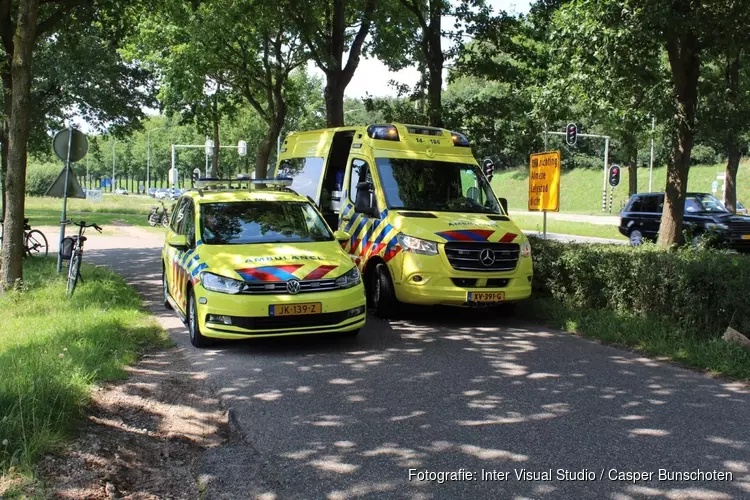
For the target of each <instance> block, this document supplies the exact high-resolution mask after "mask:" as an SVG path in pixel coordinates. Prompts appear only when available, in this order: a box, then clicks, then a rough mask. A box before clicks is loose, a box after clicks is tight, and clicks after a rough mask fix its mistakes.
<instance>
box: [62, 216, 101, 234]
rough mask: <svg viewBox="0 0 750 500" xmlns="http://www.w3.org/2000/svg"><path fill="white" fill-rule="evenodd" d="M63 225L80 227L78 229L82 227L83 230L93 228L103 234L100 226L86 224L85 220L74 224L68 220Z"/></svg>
mask: <svg viewBox="0 0 750 500" xmlns="http://www.w3.org/2000/svg"><path fill="white" fill-rule="evenodd" d="M63 224H71V225H73V226H78V227H81V228H87V227H93V228H94V229H96V230H97V231H99V232H100V233H101V232H102V228H101V227H100V226H99V225H98V224H96V223H93V224H86V221H83V220H82V221H79V222H74V221H72V220H70V219H68V220H65V221H63Z"/></svg>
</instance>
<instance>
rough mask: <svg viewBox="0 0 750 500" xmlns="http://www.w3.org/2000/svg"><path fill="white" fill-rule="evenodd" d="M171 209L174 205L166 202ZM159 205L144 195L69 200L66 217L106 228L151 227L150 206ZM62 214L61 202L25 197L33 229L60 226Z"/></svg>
mask: <svg viewBox="0 0 750 500" xmlns="http://www.w3.org/2000/svg"><path fill="white" fill-rule="evenodd" d="M164 204H165V205H166V206H167V208H169V209H170V212H171V206H172V204H173V202H172V201H171V200H168V201H165V202H164ZM157 205H159V200H154V199H153V198H147V197H143V196H111V195H104V198H103V200H102V203H93V202H91V201H89V200H79V199H71V200H68V207H67V216H68V218H70V219H73V220H85V221H86V222H87V223H96V224H99V225H100V226H103V227H105V229H106V226H108V225H110V224H113V223H114V222H115V221H119V222H124V223H126V224H128V225H131V226H141V227H150V226H149V225H148V214H149V213H150V212H151V207H153V206H157ZM61 215H62V200H61V199H58V198H47V197H37V196H28V197H27V198H26V217H28V218H29V219H30V224H31V226H32V227H33V226H56V225H59V224H60V216H61Z"/></svg>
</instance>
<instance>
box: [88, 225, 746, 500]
mask: <svg viewBox="0 0 750 500" xmlns="http://www.w3.org/2000/svg"><path fill="white" fill-rule="evenodd" d="M89 243H90V245H89V246H88V247H87V255H86V259H90V260H93V261H96V262H99V263H102V264H107V265H110V266H112V267H113V268H114V269H115V270H116V271H117V272H119V273H121V274H122V275H123V276H124V277H125V278H126V279H127V280H128V281H129V282H130V283H132V284H133V285H134V286H135V287H136V288H137V289H138V290H139V291H140V292H141V293H143V295H144V296H145V297H146V298H147V300H148V303H149V306H150V307H152V308H153V310H154V312H155V313H156V314H157V315H158V317H159V319H160V321H161V322H162V324H163V325H164V326H165V327H166V328H167V329H168V330H169V332H170V335H171V336H172V338H173V339H174V340H175V342H176V343H177V344H178V345H180V346H186V347H187V349H186V351H187V353H188V356H189V358H190V360H191V362H192V363H193V364H194V365H195V367H196V368H197V369H200V370H202V372H203V373H204V374H205V376H206V377H207V378H208V380H209V382H210V383H211V384H213V387H215V389H216V392H217V394H220V395H221V396H222V398H223V401H224V402H225V404H226V405H227V406H228V407H230V408H231V417H232V420H233V421H234V422H235V423H236V424H237V427H238V428H239V429H240V434H241V436H242V439H241V440H238V441H236V442H234V443H231V444H230V445H228V446H225V447H221V448H217V449H214V450H211V451H209V452H207V453H206V454H205V456H204V458H203V460H202V463H201V470H200V473H201V474H207V475H209V476H211V477H213V480H212V482H211V484H210V486H209V488H208V490H207V494H206V497H205V498H207V499H214V498H227V499H229V498H278V499H288V498H292V499H310V498H330V499H339V498H362V497H367V498H384V499H391V498H412V499H427V498H492V499H494V498H519V499H520V498H560V499H584V498H591V499H613V500H624V499H629V498H670V499H674V498H696V499H698V498H699V499H728V498H748V497H750V431H748V415H750V390H748V387H747V386H744V385H742V384H737V383H729V382H725V381H721V380H713V379H710V378H707V377H705V376H703V375H701V374H698V373H695V372H692V371H688V370H683V369H680V368H677V367H674V366H672V365H669V364H665V363H660V362H657V361H653V360H650V359H646V358H644V357H642V356H640V355H638V354H633V353H630V352H627V351H622V350H619V349H615V348H611V347H607V346H603V345H600V344H598V343H595V342H590V341H587V340H583V339H580V338H577V337H574V336H571V335H566V334H562V333H559V332H557V331H554V330H550V329H547V328H543V327H540V326H538V325H533V324H528V323H524V322H521V321H519V320H516V319H514V318H508V317H503V316H500V315H498V314H497V313H491V312H484V313H482V312H481V311H480V312H477V311H460V310H453V309H448V308H431V309H424V310H418V311H415V312H412V313H410V314H408V315H406V316H405V317H403V318H402V319H400V320H397V321H382V320H379V319H376V318H369V320H368V324H367V326H366V328H365V329H364V330H363V332H362V333H361V334H360V337H358V338H357V339H339V338H335V337H309V338H288V339H280V340H275V341H263V340H260V339H257V340H255V341H247V342H234V343H225V344H220V345H218V346H216V348H213V349H209V350H195V349H192V348H190V346H189V342H188V337H187V333H186V331H185V329H184V328H183V327H182V326H181V325H180V323H179V321H178V320H177V319H176V318H175V317H174V316H173V315H172V314H169V313H167V312H166V311H164V310H163V309H161V308H160V306H159V304H158V302H159V295H160V289H159V279H160V264H159V252H160V247H161V241H160V238H159V236H157V235H154V234H152V233H147V232H144V231H142V230H138V229H135V228H127V229H124V230H123V233H122V236H111V237H107V238H105V237H100V238H96V237H92V238H91V239H90V240H89V242H87V244H89ZM84 286H85V284H84ZM411 469H415V470H416V471H425V470H427V471H430V472H441V471H443V472H444V471H449V472H455V473H458V472H459V471H460V470H464V471H469V472H472V473H474V474H475V476H474V478H475V479H472V480H452V481H450V480H449V481H447V482H444V483H443V484H438V483H437V482H421V481H416V480H412V481H410V480H409V473H410V470H411ZM550 469H552V475H553V477H552V479H551V480H518V479H517V478H516V473H520V472H521V471H522V470H523V471H525V472H526V473H529V472H533V473H534V474H539V473H541V472H546V471H548V470H550ZM558 469H560V470H561V471H560V473H561V474H563V473H564V471H569V472H570V473H571V474H578V477H581V475H583V476H588V475H590V474H593V475H594V477H595V479H593V480H572V479H568V480H565V479H558V476H557V474H558ZM659 469H665V470H667V471H669V472H670V473H671V472H674V471H690V472H694V471H697V470H698V469H700V470H701V471H713V470H717V471H726V472H732V474H733V481H659V480H658V471H659ZM482 470H484V471H497V472H503V473H505V472H507V473H509V475H508V476H507V477H505V479H504V480H500V478H501V477H503V476H500V475H495V476H494V480H489V479H486V478H482V477H481V475H480V474H481V471H482ZM612 471H618V472H633V471H646V472H650V473H652V476H651V479H652V480H651V481H639V482H636V483H634V482H633V481H627V480H610V479H608V476H610V475H611V474H614V475H615V476H614V477H617V472H612ZM602 474H603V476H602ZM464 477H465V476H464ZM263 495H264V496H263Z"/></svg>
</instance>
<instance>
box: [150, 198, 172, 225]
mask: <svg viewBox="0 0 750 500" xmlns="http://www.w3.org/2000/svg"><path fill="white" fill-rule="evenodd" d="M159 203H161V210H159V207H151V213H150V214H149V216H148V224H149V225H150V226H151V227H154V226H156V225H157V224H161V225H162V226H164V227H169V210H168V209H167V207H166V206H165V205H164V202H163V201H160V202H159Z"/></svg>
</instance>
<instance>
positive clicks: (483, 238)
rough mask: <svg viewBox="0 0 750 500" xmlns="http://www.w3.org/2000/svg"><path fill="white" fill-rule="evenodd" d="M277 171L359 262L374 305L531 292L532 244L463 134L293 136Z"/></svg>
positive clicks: (516, 296) (337, 131)
mask: <svg viewBox="0 0 750 500" xmlns="http://www.w3.org/2000/svg"><path fill="white" fill-rule="evenodd" d="M276 176H277V177H291V178H292V179H293V184H292V186H293V188H294V190H295V191H297V192H298V193H300V194H301V195H305V196H308V197H309V199H310V200H312V202H313V203H314V204H315V205H316V206H317V207H318V208H319V210H320V211H321V213H322V214H323V216H324V218H325V219H326V221H327V222H328V224H329V225H330V226H331V227H332V229H333V230H341V231H345V232H347V233H348V234H349V240H348V242H346V243H345V244H344V249H345V250H346V251H347V252H348V253H349V254H350V256H351V257H352V259H353V260H354V262H355V263H356V264H357V266H358V267H359V269H360V271H361V273H362V275H363V277H364V282H365V287H366V290H367V298H368V304H369V306H370V308H371V309H372V310H373V311H374V312H375V313H376V314H378V315H379V316H381V317H390V316H393V315H394V314H396V313H397V311H398V306H399V303H402V302H403V303H411V304H426V305H430V304H444V305H455V306H473V307H481V306H492V305H498V304H502V303H505V302H513V301H518V300H522V299H525V298H527V297H529V296H530V295H531V278H532V274H533V267H532V262H531V247H530V245H529V241H528V239H527V238H526V236H524V234H523V233H522V232H521V231H520V230H519V229H518V227H517V226H516V225H515V224H514V223H513V222H512V221H511V220H510V218H509V217H508V213H507V203H506V202H505V200H504V199H498V198H497V197H496V196H495V194H494V193H493V192H492V188H491V187H490V184H489V182H488V181H487V178H486V177H485V176H484V174H483V173H482V171H481V169H480V167H479V165H478V164H477V161H476V160H475V159H474V157H473V155H472V152H471V147H470V144H469V141H468V139H467V138H466V137H465V136H464V135H463V134H460V133H457V132H451V131H448V130H445V129H440V128H433V127H426V126H418V125H403V124H387V125H370V126H358V127H340V128H330V129H322V130H314V131H309V132H293V133H291V134H289V135H288V136H287V137H286V139H285V140H284V143H283V145H282V146H281V150H280V155H279V160H278V163H277V166H276Z"/></svg>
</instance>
